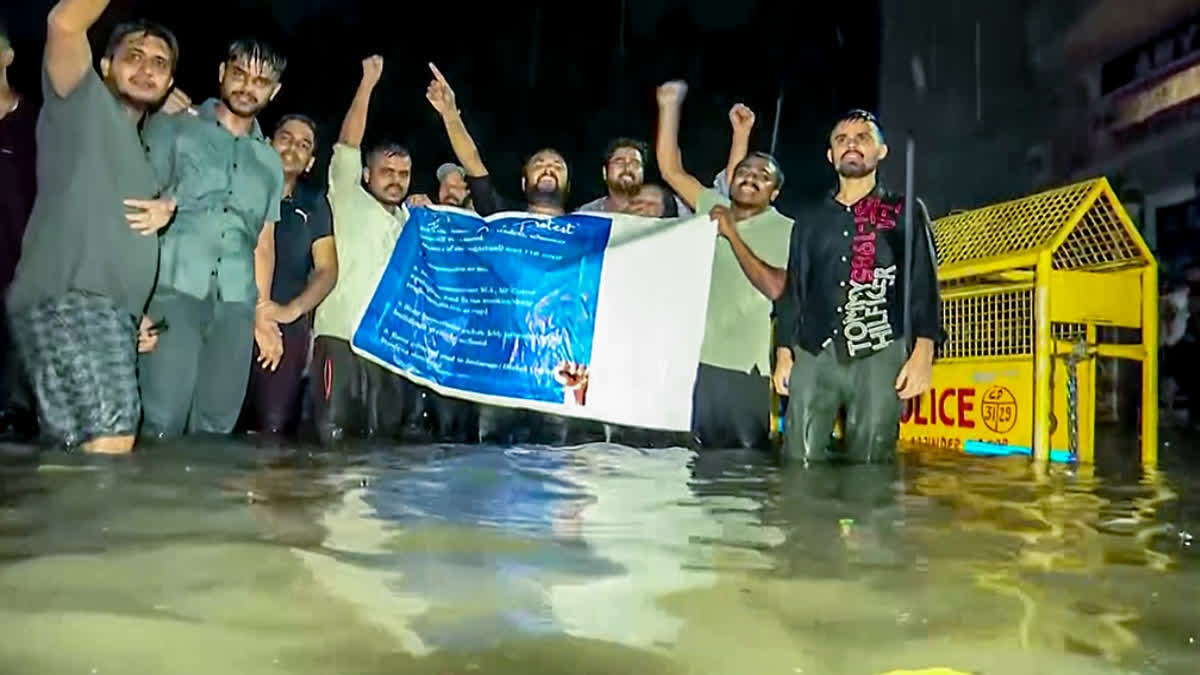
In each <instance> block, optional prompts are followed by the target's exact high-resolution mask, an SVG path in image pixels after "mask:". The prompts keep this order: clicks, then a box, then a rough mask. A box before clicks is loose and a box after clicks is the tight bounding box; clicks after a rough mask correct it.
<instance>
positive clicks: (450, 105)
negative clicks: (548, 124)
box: [425, 63, 570, 216]
mask: <svg viewBox="0 0 1200 675" xmlns="http://www.w3.org/2000/svg"><path fill="white" fill-rule="evenodd" d="M429 68H430V70H432V71H433V81H431V82H430V83H429V88H428V90H427V91H426V92H425V98H426V99H427V100H428V101H429V104H430V105H432V106H433V109H434V110H436V111H437V112H438V114H439V115H441V117H442V123H443V124H445V126H446V135H448V136H449V137H450V146H451V147H452V148H454V155H455V156H456V157H458V161H459V163H461V164H462V166H463V168H464V169H465V170H466V176H467V186H468V187H469V188H470V192H471V199H472V200H473V201H474V202H475V210H476V211H477V212H478V213H479V215H481V216H490V215H492V214H493V213H498V212H500V211H506V210H509V206H508V202H507V200H505V199H503V198H502V197H501V196H500V195H499V193H497V192H496V187H495V186H494V185H493V184H492V177H491V176H490V175H488V170H487V167H486V166H484V164H483V158H482V157H481V156H480V154H479V148H477V147H476V146H475V141H474V140H472V138H471V134H469V133H468V132H467V127H466V124H465V123H464V122H463V119H462V114H461V113H460V112H459V110H458V105H457V102H456V99H455V96H454V90H453V89H451V88H450V83H449V82H447V81H446V78H445V77H443V76H442V73H441V71H439V70H438V69H437V66H435V65H433V64H432V63H431V64H429ZM521 190H522V191H523V192H524V193H525V204H524V205H522V206H519V207H517V208H516V210H522V211H528V212H530V213H539V214H542V215H547V216H561V215H562V214H563V213H565V207H566V203H567V194H568V192H569V190H570V183H569V181H568V172H567V160H566V159H564V158H563V155H562V153H560V152H559V151H557V150H555V149H553V148H543V149H541V150H538V151H537V152H535V153H533V155H532V156H530V158H529V159H528V160H527V161H526V162H525V164H524V167H523V169H522V171H521Z"/></svg>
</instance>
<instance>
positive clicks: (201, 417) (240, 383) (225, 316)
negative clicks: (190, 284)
mask: <svg viewBox="0 0 1200 675" xmlns="http://www.w3.org/2000/svg"><path fill="white" fill-rule="evenodd" d="M212 307H213V308H212V322H210V323H209V324H208V326H206V327H205V330H204V333H203V339H202V340H201V343H200V354H199V360H198V364H199V366H198V370H197V374H196V388H195V391H194V392H193V394H192V407H191V412H190V413H189V414H188V424H187V431H188V433H210V434H228V433H230V432H231V431H233V427H234V425H235V424H237V419H238V415H239V414H240V413H241V411H242V402H243V401H244V400H245V398H246V384H247V382H248V381H249V378H250V362H251V360H252V358H253V353H254V303H253V302H221V301H216V302H213V303H212ZM286 347H287V346H286V345H285V346H284V348H285V349H286Z"/></svg>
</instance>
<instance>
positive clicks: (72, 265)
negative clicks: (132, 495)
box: [8, 0, 179, 453]
mask: <svg viewBox="0 0 1200 675" xmlns="http://www.w3.org/2000/svg"><path fill="white" fill-rule="evenodd" d="M107 5H108V1H107V0H62V1H61V2H59V3H58V4H57V5H56V6H55V7H54V9H53V10H51V12H50V16H49V18H48V20H47V33H46V54H45V58H44V61H43V71H42V89H43V92H44V94H45V102H44V104H43V106H42V111H41V115H40V117H39V119H38V125H37V144H38V151H37V174H38V176H37V179H38V184H39V191H38V195H37V197H36V199H35V200H34V205H33V212H32V214H31V216H30V219H29V224H28V227H27V228H26V231H25V235H24V238H23V239H22V244H21V259H20V262H19V263H18V264H17V269H16V274H15V278H14V280H13V283H12V286H11V287H10V288H9V295H8V310H9V320H10V323H11V326H12V330H13V337H14V340H15V343H16V345H17V349H18V353H19V354H20V357H21V361H22V363H23V365H24V367H25V370H26V373H27V374H28V376H29V380H30V383H31V384H32V386H33V390H34V394H35V397H36V399H37V408H38V418H39V422H40V423H41V427H42V431H43V433H44V434H45V435H46V436H47V437H48V438H49V439H50V440H53V441H56V442H59V443H65V444H67V445H69V446H70V445H82V447H83V449H84V450H85V451H89V452H107V453H119V452H128V451H129V450H130V449H131V448H132V447H133V442H134V437H135V435H136V433H137V425H138V421H139V418H140V416H141V407H140V402H139V399H138V384H137V376H136V370H135V369H136V357H135V353H134V352H135V346H136V347H137V348H139V349H150V348H152V347H153V338H152V336H151V333H152V331H151V330H150V327H149V321H148V320H147V318H146V317H145V316H144V315H143V309H144V308H145V306H146V300H147V299H148V298H149V297H150V291H151V289H152V287H153V285H154V275H155V272H156V271H157V269H158V241H157V239H156V237H154V236H153V235H154V233H155V232H156V231H157V230H158V229H159V228H161V227H162V226H163V225H165V224H166V223H167V221H168V219H169V218H170V213H171V211H172V209H173V208H174V205H173V203H172V202H171V200H169V199H165V200H157V199H155V198H156V197H157V196H158V192H159V183H158V182H157V180H156V178H155V174H154V171H153V170H152V168H151V166H150V163H149V162H148V161H147V159H146V155H145V151H144V150H143V148H142V141H141V139H140V138H139V137H138V125H139V123H140V122H141V120H142V118H143V117H144V116H145V114H146V111H147V110H148V109H151V108H153V107H154V106H156V105H158V103H159V102H160V101H162V100H163V98H164V97H165V96H166V94H167V91H168V90H169V89H170V88H171V83H172V77H173V73H174V70H175V64H176V62H177V60H178V54H179V52H178V47H177V44H176V41H175V37H174V36H173V35H172V34H171V33H170V31H168V30H166V29H165V28H163V27H162V26H159V25H157V24H153V23H149V22H135V23H129V24H122V25H120V26H118V27H117V28H116V30H114V31H113V33H112V37H111V39H110V40H109V43H108V48H107V49H106V50H105V53H104V57H103V58H102V59H101V60H100V72H101V73H102V75H103V80H101V78H100V76H98V75H97V74H96V71H95V70H93V69H92V52H91V47H90V46H89V44H88V37H87V31H88V29H89V28H90V27H91V26H92V24H94V23H95V22H96V20H97V19H98V18H99V17H100V15H101V14H102V13H103V12H104V9H105V7H107ZM139 319H140V320H141V321H142V331H141V334H140V336H139V329H138V321H139ZM139 338H140V339H139Z"/></svg>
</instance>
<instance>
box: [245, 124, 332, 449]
mask: <svg viewBox="0 0 1200 675" xmlns="http://www.w3.org/2000/svg"><path fill="white" fill-rule="evenodd" d="M271 146H272V147H274V148H275V150H276V151H277V152H278V153H279V158H280V160H281V161H282V164H283V182H284V185H283V202H282V203H281V204H280V207H279V222H278V223H276V225H275V275H274V276H273V277H272V280H271V300H270V302H269V303H267V304H266V306H265V307H264V312H265V313H266V315H267V317H268V318H269V319H270V320H272V321H274V322H276V323H278V324H279V328H280V332H281V333H282V338H283V358H282V359H280V361H279V363H278V365H277V366H276V367H274V368H272V367H270V366H271V365H273V364H271V363H269V361H268V360H267V359H265V358H264V357H263V355H262V354H261V353H260V352H259V350H258V346H257V345H255V348H254V360H255V363H256V364H257V365H256V366H254V367H252V368H251V370H250V384H249V388H248V389H247V391H246V401H245V404H244V405H243V408H242V415H243V422H244V423H245V424H246V425H247V426H248V427H249V428H251V429H253V430H256V431H260V432H263V433H271V434H282V433H292V432H293V431H294V430H295V424H296V419H297V417H298V413H299V410H300V401H301V398H300V396H301V388H302V385H303V381H304V369H305V368H306V367H307V366H308V354H309V342H310V341H311V339H312V337H311V336H312V326H311V323H310V320H311V315H310V313H311V312H312V310H313V309H314V308H316V306H317V305H319V304H320V303H321V301H322V300H324V299H325V296H327V295H329V292H330V291H331V290H333V285H334V283H336V282H337V274H338V260H337V251H336V249H335V248H334V242H333V222H332V218H331V216H330V214H329V203H328V201H326V199H325V194H324V192H322V191H321V190H317V189H314V188H312V187H310V186H309V185H307V184H305V183H303V182H301V181H300V179H301V177H303V176H304V175H306V174H307V173H308V172H309V171H311V170H312V167H313V162H314V160H315V157H314V154H315V152H316V147H317V125H316V123H315V122H313V121H312V120H311V119H309V118H308V117H305V116H304V115H286V116H284V117H283V119H281V120H280V121H279V124H278V125H277V126H276V127H275V133H274V134H273V135H272V136H271Z"/></svg>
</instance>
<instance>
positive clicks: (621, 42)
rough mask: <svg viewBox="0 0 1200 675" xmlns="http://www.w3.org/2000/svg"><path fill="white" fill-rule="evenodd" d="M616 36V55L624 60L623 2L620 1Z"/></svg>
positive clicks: (623, 0)
mask: <svg viewBox="0 0 1200 675" xmlns="http://www.w3.org/2000/svg"><path fill="white" fill-rule="evenodd" d="M619 28H620V32H619V33H618V34H617V53H618V54H620V55H621V58H625V0H621V24H620V27H619Z"/></svg>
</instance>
